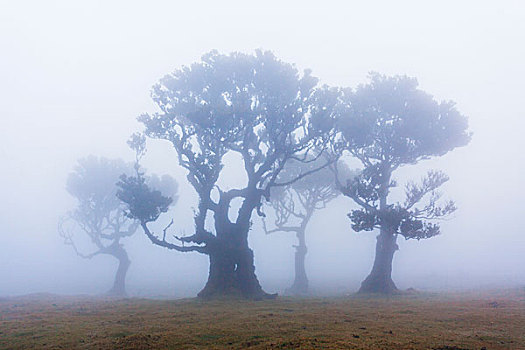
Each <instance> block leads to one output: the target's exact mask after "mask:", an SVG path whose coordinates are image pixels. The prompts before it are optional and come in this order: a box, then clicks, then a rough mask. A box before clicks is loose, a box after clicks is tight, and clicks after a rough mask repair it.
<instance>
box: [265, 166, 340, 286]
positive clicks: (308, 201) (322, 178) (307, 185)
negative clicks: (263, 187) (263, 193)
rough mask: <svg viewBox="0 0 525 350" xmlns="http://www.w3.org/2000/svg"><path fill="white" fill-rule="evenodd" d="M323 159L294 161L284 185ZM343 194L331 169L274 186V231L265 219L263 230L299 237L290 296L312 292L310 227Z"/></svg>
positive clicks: (283, 178)
mask: <svg viewBox="0 0 525 350" xmlns="http://www.w3.org/2000/svg"><path fill="white" fill-rule="evenodd" d="M324 161H325V160H324V159H319V160H318V161H317V162H314V163H307V164H304V163H300V162H295V161H292V162H290V163H289V165H288V166H287V167H286V168H284V169H283V171H282V172H281V174H279V179H280V180H281V181H283V182H285V181H289V179H290V178H294V177H296V176H297V175H299V174H301V173H304V172H307V171H309V170H311V169H313V168H315V167H317V166H319V164H318V163H320V162H324ZM339 194H340V192H339V190H338V189H337V188H336V186H335V182H334V175H333V173H332V172H331V171H330V170H329V169H328V168H323V169H321V170H320V171H318V172H316V173H315V174H312V175H309V176H306V177H304V178H302V179H300V180H299V181H295V182H293V183H290V184H289V185H287V186H282V187H274V188H272V191H271V197H270V201H269V202H268V204H269V207H270V208H271V209H273V210H272V211H273V214H274V215H273V216H274V218H275V220H274V225H273V226H274V228H271V229H268V227H267V225H266V220H264V219H263V228H264V231H265V232H266V233H267V234H270V233H274V232H292V233H295V235H296V237H297V241H298V242H297V245H295V246H294V248H295V278H294V282H293V284H292V286H291V287H290V288H289V289H288V290H287V292H288V293H290V294H296V295H304V294H307V293H308V277H307V275H306V269H305V258H306V254H307V252H308V249H307V247H306V228H307V226H308V223H309V222H310V219H311V218H312V216H313V214H314V212H315V211H317V210H320V209H324V208H325V207H326V205H327V204H328V203H329V202H330V201H331V200H333V199H334V198H336V197H337V196H338V195H339Z"/></svg>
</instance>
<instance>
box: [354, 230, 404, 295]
mask: <svg viewBox="0 0 525 350" xmlns="http://www.w3.org/2000/svg"><path fill="white" fill-rule="evenodd" d="M397 249H398V246H397V244H396V235H394V234H392V233H391V232H388V231H386V230H383V229H381V232H380V233H379V235H378V236H377V243H376V256H375V260H374V266H373V267H372V271H371V272H370V274H369V275H368V277H367V278H366V279H365V280H364V281H363V282H362V283H361V288H360V289H359V293H380V294H392V293H395V292H396V291H397V287H396V285H395V283H394V281H393V280H392V261H393V259H394V253H395V252H396V250H397Z"/></svg>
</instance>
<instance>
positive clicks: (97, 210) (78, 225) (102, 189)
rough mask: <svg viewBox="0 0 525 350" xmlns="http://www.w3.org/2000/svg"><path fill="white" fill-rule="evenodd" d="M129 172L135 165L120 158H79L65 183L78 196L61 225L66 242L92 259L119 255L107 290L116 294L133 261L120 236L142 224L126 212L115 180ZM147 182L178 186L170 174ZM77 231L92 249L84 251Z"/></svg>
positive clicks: (122, 291)
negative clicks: (112, 279)
mask: <svg viewBox="0 0 525 350" xmlns="http://www.w3.org/2000/svg"><path fill="white" fill-rule="evenodd" d="M126 173H127V174H132V173H133V167H132V165H131V164H129V163H126V162H124V161H123V160H121V159H106V158H103V157H100V158H99V157H95V156H89V157H87V158H82V159H80V160H79V161H78V165H77V166H76V168H75V170H74V171H73V172H72V173H71V174H70V175H69V177H68V180H67V187H66V188H67V191H68V192H69V194H71V195H72V196H73V197H75V199H76V200H77V205H76V207H75V209H73V210H72V211H70V212H69V213H67V214H66V215H64V216H63V217H62V218H61V219H60V221H59V226H58V229H59V233H60V235H61V236H62V237H63V238H64V243H65V244H66V245H69V246H71V247H72V248H73V250H74V251H75V253H76V254H77V255H78V256H80V257H82V258H85V259H91V258H93V257H94V256H97V255H100V254H107V255H111V256H113V257H115V258H116V259H118V261H119V265H118V268H117V272H116V274H115V280H114V283H113V287H112V288H111V290H110V291H109V292H108V294H110V295H115V296H124V295H125V294H126V288H125V280H126V274H127V271H128V269H129V266H130V263H131V261H130V259H129V257H128V254H127V252H126V250H125V249H124V246H123V245H122V243H121V240H122V239H124V238H126V237H129V236H132V235H133V234H134V233H135V232H136V230H137V228H138V227H139V222H138V221H137V220H134V219H130V218H129V217H128V216H127V215H126V213H125V211H124V209H125V207H124V204H123V203H122V202H121V201H120V200H119V199H118V198H117V197H116V192H117V186H116V183H117V181H118V180H119V176H120V175H121V174H126ZM148 182H149V184H150V186H152V187H154V188H159V187H162V188H163V189H164V190H168V191H169V192H170V193H175V192H176V190H177V184H176V182H175V181H174V180H173V179H172V178H170V177H168V176H164V177H162V178H159V177H157V176H155V175H153V176H151V177H150V178H149V179H148ZM76 232H82V233H83V234H85V235H86V238H88V239H89V243H87V242H85V243H87V244H90V245H91V246H92V247H93V248H92V251H91V252H89V253H84V252H82V250H83V249H81V248H82V247H81V248H79V247H78V246H77V243H78V240H75V233H76ZM77 239H78V237H77ZM84 245H85V244H83V245H82V246H84Z"/></svg>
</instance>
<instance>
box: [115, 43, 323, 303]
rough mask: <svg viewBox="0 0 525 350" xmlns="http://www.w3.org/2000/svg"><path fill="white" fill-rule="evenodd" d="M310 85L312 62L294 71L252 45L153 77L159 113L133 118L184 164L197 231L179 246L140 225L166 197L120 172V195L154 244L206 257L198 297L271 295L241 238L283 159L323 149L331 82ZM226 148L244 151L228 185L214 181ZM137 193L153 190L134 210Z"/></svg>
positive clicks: (305, 156)
mask: <svg viewBox="0 0 525 350" xmlns="http://www.w3.org/2000/svg"><path fill="white" fill-rule="evenodd" d="M316 84H317V79H315V78H314V77H312V76H311V75H310V72H309V71H306V72H305V74H304V75H300V74H299V73H298V72H297V70H296V68H295V67H294V66H292V65H290V64H286V63H283V62H281V61H279V60H277V59H276V58H275V56H274V55H273V54H271V53H270V52H261V51H257V53H256V54H255V55H247V54H241V53H233V54H230V55H221V54H218V53H217V52H210V53H208V54H206V55H204V56H203V58H202V62H198V63H195V64H193V65H191V67H184V68H182V69H180V70H177V71H176V72H174V73H173V74H170V75H167V76H166V77H164V78H163V79H162V80H161V81H160V83H159V84H157V85H155V86H154V88H153V99H154V101H155V102H156V103H157V105H158V106H159V108H160V112H159V113H155V114H147V115H143V116H141V117H140V118H139V119H140V121H141V122H142V123H143V124H144V125H145V127H146V134H147V135H148V136H149V137H151V138H156V139H164V140H167V141H169V142H170V143H171V144H172V145H173V147H174V148H175V150H176V151H177V155H178V162H179V164H180V165H181V166H182V167H184V168H185V169H186V170H187V179H188V181H189V183H190V184H191V185H192V186H193V188H194V189H195V191H196V193H197V195H198V197H199V204H198V207H197V209H196V211H195V233H194V234H192V235H191V236H188V237H179V238H178V239H179V241H180V242H181V243H182V245H181V244H178V243H175V242H168V241H166V239H165V235H164V236H163V238H162V239H160V238H159V237H157V236H156V235H155V234H154V233H153V232H151V231H150V230H149V228H148V226H147V224H148V223H149V222H151V221H155V220H156V218H157V217H158V215H159V214H160V213H161V212H162V211H163V209H164V208H163V199H162V198H161V197H158V196H156V195H155V194H153V192H152V191H150V190H149V189H148V188H146V187H144V186H142V187H141V186H137V185H136V184H137V183H138V182H140V179H127V180H126V181H123V183H122V186H121V188H122V192H121V198H122V199H123V200H124V201H125V202H126V203H128V205H129V207H130V213H131V215H133V217H135V218H137V219H139V220H140V221H141V225H142V227H143V228H144V231H145V232H146V235H147V236H148V237H149V238H150V240H151V241H152V242H153V243H154V244H157V245H160V246H163V247H165V248H168V249H174V250H177V251H183V252H188V251H195V252H199V253H202V254H206V255H208V256H209V259H210V270H209V276H208V281H207V283H206V286H205V287H204V289H203V290H202V291H201V292H200V293H199V296H201V297H213V296H217V295H231V294H238V295H242V296H245V297H250V298H264V297H271V295H268V294H267V293H265V292H264V291H263V290H262V288H261V286H260V284H259V281H258V280H257V277H256V275H255V266H254V262H253V252H252V250H251V249H250V248H249V246H248V233H249V231H250V226H251V218H252V213H253V212H254V211H257V212H259V214H261V212H260V207H261V200H262V198H263V197H269V196H270V188H272V187H274V186H278V185H286V184H284V183H278V182H277V178H278V175H279V173H280V172H281V170H282V169H283V168H284V166H285V165H286V164H287V162H289V161H290V160H292V159H295V160H297V161H303V162H304V161H307V159H309V158H310V157H314V158H315V157H316V155H314V154H313V152H314V147H317V148H316V149H321V150H322V146H321V147H319V146H320V145H322V144H323V140H325V138H326V137H327V135H328V134H329V131H330V130H331V120H332V119H331V118H332V113H331V109H330V106H331V104H333V98H332V94H331V93H330V92H329V91H328V89H325V90H317V89H315V87H316ZM323 120H324V121H325V122H323ZM232 152H233V153H236V154H238V155H239V156H240V157H241V158H242V162H243V166H242V167H241V169H239V170H240V171H243V172H244V174H245V176H246V179H247V181H246V184H245V185H244V186H240V187H241V188H233V189H229V190H226V189H224V188H220V187H219V186H218V184H217V181H218V179H219V176H220V174H221V172H222V170H223V168H224V166H225V164H224V163H223V158H224V156H225V155H226V154H228V153H232ZM317 170H318V169H317V168H316V169H312V171H311V172H315V171H317ZM306 175H307V174H306V173H303V174H300V175H299V176H297V177H296V178H294V179H291V180H290V183H291V182H293V181H296V180H298V179H299V178H301V177H303V176H306ZM134 183H135V184H134ZM139 191H142V194H140V193H138V192H139ZM141 196H148V197H151V198H152V200H151V203H150V204H151V206H150V208H149V209H147V210H142V212H141V211H133V210H132V208H135V207H138V205H139V203H138V202H137V201H136V200H135V199H136V198H140V197H141ZM153 197H155V198H154V199H155V200H153ZM234 201H238V202H240V203H241V204H240V208H239V210H238V212H237V213H236V215H235V213H230V206H231V204H232V202H234ZM143 214H147V215H143ZM232 217H234V219H232ZM207 221H208V222H209V223H211V226H212V227H209V226H207V225H206V224H205V223H206V222H207Z"/></svg>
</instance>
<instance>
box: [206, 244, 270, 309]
mask: <svg viewBox="0 0 525 350" xmlns="http://www.w3.org/2000/svg"><path fill="white" fill-rule="evenodd" d="M227 238H228V239H224V238H223V239H218V240H217V241H215V242H214V243H213V246H210V247H209V248H210V250H209V256H210V271H209V275H208V281H207V282H206V286H205V287H204V289H202V290H201V291H200V292H199V294H198V296H199V297H201V298H217V297H223V296H233V297H235V296H237V297H243V298H249V299H269V298H275V297H276V294H268V293H266V292H264V291H263V289H262V287H261V285H260V284H259V280H258V279H257V276H256V275H255V266H254V263H253V251H252V250H251V249H250V248H249V247H248V244H247V241H246V243H244V242H239V241H236V240H234V239H233V238H232V237H227ZM243 241H244V240H243Z"/></svg>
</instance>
